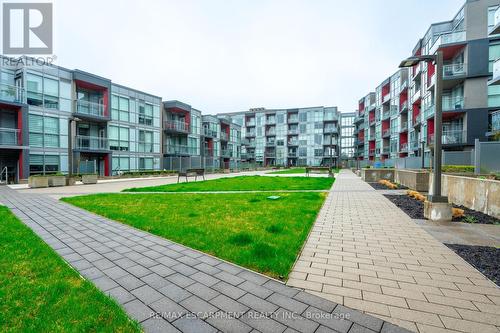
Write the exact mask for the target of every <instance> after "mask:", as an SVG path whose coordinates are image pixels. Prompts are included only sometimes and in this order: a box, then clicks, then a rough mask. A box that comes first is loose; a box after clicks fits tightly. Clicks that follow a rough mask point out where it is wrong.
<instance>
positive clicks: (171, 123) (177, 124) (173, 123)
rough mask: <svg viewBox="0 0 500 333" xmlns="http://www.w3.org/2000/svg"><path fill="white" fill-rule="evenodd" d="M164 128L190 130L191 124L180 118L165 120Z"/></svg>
mask: <svg viewBox="0 0 500 333" xmlns="http://www.w3.org/2000/svg"><path fill="white" fill-rule="evenodd" d="M163 129H165V130H168V131H175V132H183V133H188V132H189V124H188V123H186V122H185V121H180V120H165V121H164V122H163Z"/></svg>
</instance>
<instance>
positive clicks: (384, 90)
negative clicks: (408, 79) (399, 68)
mask: <svg viewBox="0 0 500 333" xmlns="http://www.w3.org/2000/svg"><path fill="white" fill-rule="evenodd" d="M390 92H391V83H390V82H389V83H387V84H386V85H385V86H383V87H382V97H384V96H385V95H387V94H388V93H390Z"/></svg>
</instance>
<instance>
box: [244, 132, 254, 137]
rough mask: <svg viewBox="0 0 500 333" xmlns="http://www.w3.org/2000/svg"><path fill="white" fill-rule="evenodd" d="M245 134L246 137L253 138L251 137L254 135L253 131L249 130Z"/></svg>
mask: <svg viewBox="0 0 500 333" xmlns="http://www.w3.org/2000/svg"><path fill="white" fill-rule="evenodd" d="M245 136H246V137H247V138H253V137H255V131H250V132H248V131H247V132H246V134H245Z"/></svg>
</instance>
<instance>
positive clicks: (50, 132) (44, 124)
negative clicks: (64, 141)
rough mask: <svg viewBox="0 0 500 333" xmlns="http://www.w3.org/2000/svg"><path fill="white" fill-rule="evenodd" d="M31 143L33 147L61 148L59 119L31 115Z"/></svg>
mask: <svg viewBox="0 0 500 333" xmlns="http://www.w3.org/2000/svg"><path fill="white" fill-rule="evenodd" d="M29 141H30V146H32V147H50V148H58V147H59V118H55V117H43V116H40V115H35V114H30V115H29Z"/></svg>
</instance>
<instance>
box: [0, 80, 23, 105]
mask: <svg viewBox="0 0 500 333" xmlns="http://www.w3.org/2000/svg"><path fill="white" fill-rule="evenodd" d="M0 100H3V101H7V102H16V103H23V102H24V90H23V89H21V88H18V87H16V86H13V85H10V84H5V83H0Z"/></svg>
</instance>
